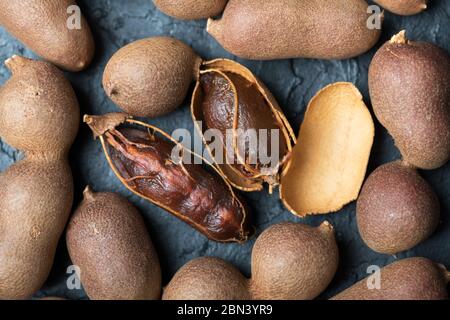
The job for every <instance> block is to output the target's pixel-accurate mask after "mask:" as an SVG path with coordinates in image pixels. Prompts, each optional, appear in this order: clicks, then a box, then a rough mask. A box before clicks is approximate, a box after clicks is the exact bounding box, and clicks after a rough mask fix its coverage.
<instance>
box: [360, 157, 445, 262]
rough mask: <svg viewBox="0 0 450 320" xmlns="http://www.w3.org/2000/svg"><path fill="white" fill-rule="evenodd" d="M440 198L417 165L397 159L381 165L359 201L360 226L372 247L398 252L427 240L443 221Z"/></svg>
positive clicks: (370, 178) (362, 191)
mask: <svg viewBox="0 0 450 320" xmlns="http://www.w3.org/2000/svg"><path fill="white" fill-rule="evenodd" d="M439 213H440V206H439V200H438V197H437V196H436V194H435V192H434V191H433V189H432V188H431V186H430V185H429V184H428V183H427V182H426V181H425V179H423V178H422V177H421V176H420V175H419V173H418V172H417V170H416V168H414V167H411V166H410V165H408V164H407V163H405V162H402V161H395V162H391V163H388V164H385V165H383V166H381V167H379V168H377V169H376V170H375V171H374V172H373V173H371V174H370V176H369V177H368V178H367V180H366V182H365V183H364V185H363V187H362V190H361V194H360V196H359V198H358V201H357V203H356V219H357V223H358V230H359V233H360V235H361V238H362V239H363V241H364V242H365V243H366V244H367V246H368V247H370V248H371V249H372V250H374V251H376V252H379V253H384V254H397V253H399V252H402V251H405V250H409V249H411V248H413V247H414V246H416V245H417V244H419V243H421V242H422V241H424V240H426V239H427V238H428V237H430V235H431V234H432V233H433V232H434V231H435V230H436V228H437V226H438V224H439Z"/></svg>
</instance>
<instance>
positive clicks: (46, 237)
mask: <svg viewBox="0 0 450 320" xmlns="http://www.w3.org/2000/svg"><path fill="white" fill-rule="evenodd" d="M6 65H7V67H8V68H9V70H11V72H12V77H11V79H9V80H8V81H7V82H6V83H5V84H4V86H3V87H2V88H1V89H0V136H1V137H2V138H4V139H5V140H6V142H7V143H9V144H10V145H11V146H13V147H15V148H18V149H20V150H22V151H24V153H25V158H24V160H22V161H20V162H18V163H17V164H15V165H13V166H11V167H10V168H9V169H7V170H6V171H5V172H3V173H2V174H1V175H0V221H1V223H0V299H25V298H29V297H30V296H31V295H33V294H34V293H35V292H36V291H37V290H39V289H40V287H41V286H42V285H43V283H44V282H45V280H46V279H47V276H48V274H49V272H50V269H51V267H52V263H53V258H54V255H55V251H56V246H57V243H58V240H59V238H60V236H61V233H62V232H63V230H64V227H65V224H66V222H67V219H68V216H69V213H70V209H71V206H72V199H73V182H72V174H71V170H70V167H69V165H68V161H67V154H68V151H69V148H70V146H71V144H72V142H73V140H74V139H75V136H76V134H77V131H78V124H79V109H78V102H77V99H76V97H75V93H74V92H73V89H72V87H71V85H70V83H69V82H68V81H67V80H66V79H65V78H64V76H63V74H62V72H61V71H59V70H58V69H57V68H56V67H54V66H53V65H51V64H49V63H46V62H38V61H33V60H29V59H26V58H22V57H19V56H14V57H12V58H11V59H8V60H7V61H6Z"/></svg>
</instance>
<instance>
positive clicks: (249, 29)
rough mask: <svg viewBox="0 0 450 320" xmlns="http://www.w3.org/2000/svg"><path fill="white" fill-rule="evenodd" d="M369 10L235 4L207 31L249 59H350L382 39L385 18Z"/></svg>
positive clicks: (272, 0)
mask: <svg viewBox="0 0 450 320" xmlns="http://www.w3.org/2000/svg"><path fill="white" fill-rule="evenodd" d="M368 6H369V4H368V3H367V1H365V0H332V1H324V0H264V1H262V0H229V1H228V3H227V5H226V7H225V10H224V12H223V14H222V17H221V18H220V19H217V20H214V19H209V20H208V26H207V31H208V33H209V34H210V35H211V36H212V37H213V38H215V39H216V40H217V41H218V42H219V43H220V44H221V45H222V46H223V47H224V49H225V50H227V51H229V52H231V53H232V54H234V55H236V56H238V57H240V58H245V59H252V60H272V59H287V58H299V57H301V58H316V59H348V58H351V57H356V56H358V55H361V54H363V53H364V52H366V51H368V50H369V49H370V48H372V47H373V46H374V45H375V44H376V43H377V41H378V39H379V37H380V34H381V22H382V19H383V16H382V14H381V15H380V14H377V13H375V14H373V15H371V14H370V13H368V10H367V9H368ZM372 20H373V21H374V22H376V23H374V25H373V26H372V25H371V23H372Z"/></svg>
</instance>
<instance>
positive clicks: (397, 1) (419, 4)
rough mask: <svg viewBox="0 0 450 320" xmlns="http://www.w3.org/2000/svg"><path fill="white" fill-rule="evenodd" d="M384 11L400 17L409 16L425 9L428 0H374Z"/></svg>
mask: <svg viewBox="0 0 450 320" xmlns="http://www.w3.org/2000/svg"><path fill="white" fill-rule="evenodd" d="M374 2H375V3H377V4H379V5H380V6H382V7H383V8H384V9H386V10H388V11H390V12H392V13H395V14H399V15H402V16H411V15H413V14H417V13H420V12H422V11H424V10H426V9H427V3H428V0H374Z"/></svg>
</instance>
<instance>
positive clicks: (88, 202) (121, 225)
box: [66, 187, 161, 300]
mask: <svg viewBox="0 0 450 320" xmlns="http://www.w3.org/2000/svg"><path fill="white" fill-rule="evenodd" d="M66 240H67V248H68V250H69V254H70V258H71V260H72V262H73V263H74V264H75V265H77V266H78V267H79V268H80V277H81V282H82V284H83V287H84V289H85V291H86V293H87V295H88V296H89V298H90V299H93V300H144V299H159V298H160V294H161V270H160V266H159V260H158V256H157V254H156V252H155V249H154V247H153V244H152V242H151V240H150V237H149V235H148V232H147V229H146V227H145V223H144V220H143V219H142V217H141V216H140V214H139V212H138V211H137V209H136V208H134V207H133V206H132V205H131V204H130V203H129V202H128V201H127V200H126V199H125V198H123V197H121V196H120V195H118V194H114V193H94V192H93V191H92V190H91V189H90V188H89V187H88V188H86V190H85V192H84V200H83V201H82V203H81V204H80V206H79V207H78V209H77V210H76V211H75V213H74V215H73V217H72V218H71V220H70V223H69V226H68V228H67V234H66Z"/></svg>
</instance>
